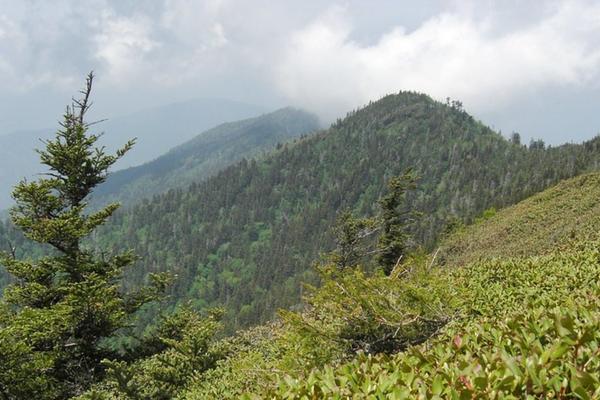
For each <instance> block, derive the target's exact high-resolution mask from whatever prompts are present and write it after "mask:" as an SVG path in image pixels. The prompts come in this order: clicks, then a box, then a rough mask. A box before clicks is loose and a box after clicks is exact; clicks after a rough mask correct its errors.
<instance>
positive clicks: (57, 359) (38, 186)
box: [0, 73, 168, 398]
mask: <svg viewBox="0 0 600 400" xmlns="http://www.w3.org/2000/svg"><path fill="white" fill-rule="evenodd" d="M93 78H94V77H93V74H92V73H90V74H89V75H88V77H87V81H86V86H85V88H84V90H83V91H82V92H81V93H82V95H83V97H82V98H81V99H80V100H73V103H72V105H71V106H70V107H67V109H66V112H65V114H64V116H63V121H62V122H61V127H60V129H59V130H58V131H57V133H56V136H55V138H54V139H52V140H48V141H46V142H45V148H44V149H43V150H39V151H38V153H39V155H40V159H41V163H42V164H43V165H45V166H46V167H47V170H48V172H47V173H46V174H45V175H44V176H43V177H42V178H40V179H38V180H37V181H33V182H28V181H22V182H21V183H19V184H18V185H17V186H16V188H15V190H14V192H13V197H14V200H15V202H16V205H15V206H14V207H13V208H12V210H11V218H12V221H13V223H14V225H15V226H16V227H18V228H19V229H21V230H22V232H23V234H24V235H25V236H26V237H27V238H29V239H31V240H33V241H36V242H39V243H42V244H45V245H49V247H50V249H51V250H49V254H50V255H48V256H45V257H42V258H40V259H39V260H35V261H31V260H18V259H16V258H15V257H14V254H4V255H3V256H2V258H1V259H0V263H1V264H3V265H4V266H5V267H6V269H7V270H8V272H10V273H11V274H12V275H13V276H14V284H12V285H10V286H9V287H7V288H6V290H5V292H4V298H3V303H4V304H3V307H4V311H3V313H0V359H1V360H2V362H0V364H5V365H16V366H18V368H19V370H18V371H17V370H14V369H13V371H12V372H11V370H10V368H5V369H2V367H0V391H1V392H2V395H3V396H4V398H22V397H25V396H34V398H68V397H71V396H73V395H76V394H78V393H81V392H83V391H84V390H86V389H87V388H88V387H90V385H91V384H93V383H94V382H97V381H98V380H99V379H100V378H101V377H102V376H103V374H104V367H103V366H102V364H101V361H102V360H103V359H109V360H110V359H113V360H115V359H118V354H117V352H116V351H114V350H112V349H111V348H110V347H109V346H108V345H107V340H108V339H110V338H111V337H114V335H115V334H116V333H117V331H119V330H120V329H122V328H124V327H126V326H127V325H128V324H130V322H131V317H132V315H133V314H134V313H135V312H136V311H137V310H138V309H139V308H140V307H141V306H142V305H144V304H146V303H148V302H149V301H153V300H155V299H157V298H159V297H160V295H161V293H162V292H163V291H164V289H165V285H166V283H167V280H168V279H167V277H166V276H164V275H154V276H152V285H150V286H147V287H144V288H142V289H140V290H137V291H135V292H132V293H125V292H124V291H123V290H121V285H120V280H121V277H122V274H123V271H124V269H125V268H126V267H128V266H130V265H131V264H132V263H133V262H134V261H135V259H136V257H135V256H134V255H133V253H131V252H124V253H121V254H117V255H113V256H110V257H109V256H106V255H105V254H104V253H102V252H99V251H92V250H91V249H88V248H86V246H85V245H84V242H83V241H84V239H85V238H86V237H87V236H88V235H90V233H92V231H93V230H94V229H95V228H97V227H98V226H99V225H101V224H103V223H104V222H105V221H106V220H107V219H108V218H109V217H110V216H111V215H112V214H113V213H114V212H115V211H116V210H117V208H118V204H110V205H108V206H107V207H105V208H103V209H101V210H99V211H96V212H92V213H88V212H86V199H87V198H88V196H89V195H90V193H92V191H93V189H94V188H95V187H96V186H97V185H99V184H101V183H102V182H104V181H105V179H106V177H107V173H108V169H109V168H110V167H111V166H112V165H113V164H114V163H115V162H116V161H117V160H118V159H120V158H121V157H123V156H124V155H125V154H126V153H127V152H128V151H129V150H130V149H131V147H132V146H133V144H134V141H133V140H132V141H129V142H127V143H126V144H125V146H123V147H122V148H121V149H120V150H118V151H117V152H116V153H115V154H114V155H107V154H106V153H105V151H104V148H103V147H98V146H97V141H98V139H99V135H95V134H91V133H89V129H90V126H91V124H90V123H88V122H86V119H85V117H86V113H87V111H88V110H89V108H90V106H91V102H90V94H91V89H92V82H93ZM98 253H100V254H98ZM8 339H10V340H11V341H14V342H15V344H14V345H13V346H12V347H14V348H15V349H16V350H18V351H11V349H10V348H9V347H10V346H9V347H7V346H2V344H5V343H7V342H6V340H8ZM28 368H29V369H30V370H28ZM21 370H22V371H21ZM17 372H19V373H20V375H19V374H17ZM11 373H12V375H11Z"/></svg>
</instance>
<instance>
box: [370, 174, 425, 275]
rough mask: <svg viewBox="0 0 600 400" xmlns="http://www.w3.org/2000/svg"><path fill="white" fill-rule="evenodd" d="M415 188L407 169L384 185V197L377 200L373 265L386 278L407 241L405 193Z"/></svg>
mask: <svg viewBox="0 0 600 400" xmlns="http://www.w3.org/2000/svg"><path fill="white" fill-rule="evenodd" d="M415 188H416V177H415V175H414V174H413V172H412V171H411V170H410V169H409V170H407V171H406V172H405V173H404V174H402V175H399V176H394V177H392V178H391V179H390V181H389V182H388V193H387V194H386V195H385V196H383V197H382V198H381V199H379V206H380V208H381V233H380V236H379V240H378V244H377V246H378V250H379V255H378V257H377V261H378V262H379V264H380V265H381V267H382V268H383V271H384V272H385V273H386V275H389V274H390V273H391V272H392V270H393V269H394V267H395V266H396V264H398V263H399V262H400V260H401V258H402V257H403V256H404V255H406V253H407V250H408V240H409V238H410V236H409V234H408V232H407V227H408V225H409V224H410V223H411V222H412V221H411V217H412V216H413V215H414V212H413V211H411V210H410V209H407V208H406V193H407V192H408V191H409V190H412V189H415Z"/></svg>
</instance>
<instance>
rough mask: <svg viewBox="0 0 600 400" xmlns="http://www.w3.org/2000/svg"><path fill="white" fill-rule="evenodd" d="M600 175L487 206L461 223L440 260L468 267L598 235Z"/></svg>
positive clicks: (443, 247)
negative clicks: (498, 207)
mask: <svg viewBox="0 0 600 400" xmlns="http://www.w3.org/2000/svg"><path fill="white" fill-rule="evenodd" d="M598 199H600V175H598V174H596V173H590V174H584V175H581V176H578V177H577V178H575V179H570V180H566V181H563V182H560V183H559V184H558V185H556V186H555V187H552V188H550V189H548V190H546V191H544V192H542V193H539V194H536V195H534V196H532V197H530V198H528V199H526V200H524V201H522V202H520V203H518V204H516V205H514V206H511V207H507V208H505V209H503V210H500V211H498V212H495V211H494V210H487V211H486V212H485V213H483V215H482V217H481V218H478V219H477V222H476V223H475V224H473V225H470V226H466V227H465V226H463V227H460V226H457V227H455V228H456V229H455V230H454V232H452V234H451V235H449V236H448V238H446V239H445V240H443V241H442V243H441V244H440V252H439V255H438V257H437V261H440V262H441V263H445V264H448V265H452V266H456V265H463V264H467V263H470V262H473V261H477V260H479V259H486V258H487V259H489V258H494V257H511V256H517V255H520V256H527V255H529V256H533V255H542V254H545V253H547V252H550V251H552V250H555V249H557V248H560V247H561V246H562V245H563V244H564V242H565V241H567V240H572V239H581V240H585V239H590V238H594V237H595V235H596V233H597V232H598V226H599V225H600V203H599V202H598Z"/></svg>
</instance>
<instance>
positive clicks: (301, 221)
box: [0, 92, 600, 333]
mask: <svg viewBox="0 0 600 400" xmlns="http://www.w3.org/2000/svg"><path fill="white" fill-rule="evenodd" d="M599 143H600V141H599V140H598V139H594V140H591V141H589V142H586V143H584V144H581V145H564V146H559V147H548V146H546V147H545V148H544V149H537V148H536V149H529V148H527V147H526V146H516V145H515V144H513V143H511V142H509V141H507V140H505V139H504V138H503V137H502V136H501V135H499V134H497V133H495V132H493V131H492V130H490V129H489V128H487V127H485V126H484V125H482V124H481V123H479V122H477V121H475V120H474V119H473V118H471V117H470V116H469V115H468V114H466V112H465V111H463V110H462V108H460V107H457V106H456V105H453V104H452V103H449V104H448V105H444V104H441V103H438V102H435V101H433V100H431V99H430V98H429V97H427V96H425V95H422V94H417V93H410V92H402V93H399V94H396V95H390V96H386V97H384V98H383V99H381V100H379V101H377V102H373V103H371V104H369V105H368V106H366V107H364V108H363V109H361V110H358V111H355V112H352V113H349V115H348V116H347V117H346V118H345V119H343V120H341V121H340V122H339V123H336V124H334V125H333V126H332V127H331V128H330V129H328V130H326V131H323V132H320V133H317V134H315V135H312V136H309V137H305V138H301V139H299V140H297V141H296V142H294V143H290V144H287V145H282V146H281V147H280V148H279V149H278V150H276V151H273V152H271V153H269V154H268V155H265V156H263V157H260V158H258V159H256V160H250V161H247V160H242V161H240V162H239V163H238V164H236V165H234V166H230V167H228V168H225V169H224V170H221V171H219V172H218V174H217V175H216V176H214V177H212V178H209V179H207V180H205V181H203V182H201V183H195V184H192V185H190V186H188V187H186V188H180V189H177V190H171V191H169V192H167V193H164V194H161V195H159V196H155V197H154V198H152V199H146V200H142V201H141V202H140V203H138V205H137V206H136V207H133V208H131V209H129V210H125V211H123V212H118V213H116V214H115V215H114V216H113V218H111V220H110V221H109V223H108V225H107V226H105V227H103V228H102V229H101V232H98V234H96V235H94V241H93V246H96V247H97V248H101V249H107V250H110V251H115V252H118V251H121V250H123V249H127V248H133V249H134V250H135V252H136V254H139V255H140V256H141V260H140V261H139V263H140V266H141V268H139V269H138V268H136V269H132V270H129V271H128V272H127V273H126V279H125V287H126V288H127V289H134V288H136V287H139V286H140V285H143V284H144V283H145V282H146V281H147V276H148V274H149V273H156V272H164V271H165V270H166V269H167V268H169V270H171V271H173V272H174V273H175V274H176V275H177V280H176V282H175V283H174V285H173V286H171V288H170V293H169V294H170V295H171V297H170V298H171V299H172V300H171V301H172V303H171V305H170V306H171V307H173V306H174V305H175V304H177V303H178V302H181V301H185V300H188V299H193V300H194V302H195V303H196V304H197V306H198V307H199V308H201V309H206V308H210V307H214V306H218V305H221V304H223V305H225V307H226V310H227V313H226V315H225V319H224V324H225V327H226V328H225V329H226V332H228V333H233V332H234V331H235V329H237V328H240V327H246V326H249V325H253V324H257V323H261V322H264V321H267V320H269V319H271V318H272V317H273V315H274V314H275V312H276V310H277V309H278V308H290V307H295V306H297V305H298V304H299V302H300V298H301V291H302V289H301V282H303V281H307V282H309V283H312V284H314V283H316V282H317V280H318V277H317V276H316V274H315V273H314V272H313V271H312V270H311V269H310V265H311V262H312V261H313V260H315V259H317V258H318V257H319V254H321V253H323V252H329V251H331V250H333V249H334V248H335V247H336V243H335V242H334V236H333V235H332V234H331V229H330V228H331V226H333V225H334V222H335V220H336V218H337V216H338V213H339V210H345V209H349V210H351V212H352V213H353V214H354V215H360V216H367V217H372V216H374V215H376V213H377V210H378V207H377V204H376V202H377V199H379V198H380V197H381V196H382V194H383V193H385V191H386V185H387V183H388V182H389V180H390V178H391V177H392V176H396V175H399V174H402V173H403V172H404V171H405V170H406V168H408V167H411V166H412V167H414V173H415V174H418V175H419V176H420V177H421V178H420V180H419V188H418V189H417V190H414V191H410V192H408V193H407V194H406V207H407V209H411V210H413V211H416V212H419V213H421V215H422V217H421V218H419V219H418V220H417V221H415V222H414V223H413V224H410V226H409V231H408V233H409V234H410V235H411V237H412V240H411V243H410V244H411V245H413V244H414V245H415V246H416V247H418V246H424V247H425V248H427V249H432V248H433V246H434V244H435V243H436V242H437V240H438V238H439V237H440V235H441V233H442V232H443V228H444V227H446V226H448V225H449V224H451V223H452V222H457V224H455V225H460V224H462V223H470V222H472V221H473V220H474V219H475V218H476V217H478V216H480V215H481V214H482V212H483V211H484V210H486V209H489V208H491V207H494V208H497V209H500V208H502V207H504V206H506V205H510V204H514V203H516V202H517V201H519V200H521V199H523V198H525V197H528V196H530V195H531V194H533V193H536V192H538V191H541V190H543V189H544V188H546V187H548V186H550V185H552V184H554V183H556V182H558V181H560V180H561V179H565V178H568V177H572V176H574V175H577V174H579V173H581V172H582V171H587V170H590V169H594V168H596V166H597V165H599V164H598V160H599V158H600V155H599V154H600V153H599V152H598V149H599V147H598V145H599ZM175 159H177V157H175V158H174V160H175ZM161 185H162V184H161ZM165 185H166V184H165ZM165 185H162V186H165ZM1 230H2V229H1V228H0V247H3V248H6V247H7V245H6V243H7V241H6V240H3V239H2V238H1V237H2V236H4V237H5V238H7V239H9V240H10V242H12V243H13V244H14V245H15V246H16V247H18V245H19V244H20V241H19V240H17V238H15V237H12V236H11V233H10V232H9V233H8V234H6V235H3V234H2V232H1ZM259 232H265V233H267V232H268V233H269V234H268V235H267V234H265V235H261V237H258V236H257V234H258V233H259ZM225 243H229V245H228V247H227V248H223V249H222V250H221V251H219V249H220V248H221V246H222V245H224V244H225ZM481 248H482V249H483V248H485V247H481ZM28 251H30V249H28V248H21V247H18V248H17V252H18V253H23V252H28ZM38 251H39V250H38ZM28 254H29V253H28ZM441 255H442V254H440V256H441ZM441 259H443V258H442V257H438V260H441ZM234 260H235V261H234ZM154 316H155V314H154V313H153V312H152V311H150V310H149V311H147V312H146V313H145V314H144V315H142V316H141V323H142V324H148V323H151V322H152V321H153V320H154Z"/></svg>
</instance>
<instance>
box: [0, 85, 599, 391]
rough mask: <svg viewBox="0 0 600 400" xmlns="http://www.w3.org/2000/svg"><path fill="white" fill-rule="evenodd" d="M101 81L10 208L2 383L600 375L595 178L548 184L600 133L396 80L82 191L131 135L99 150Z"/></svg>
mask: <svg viewBox="0 0 600 400" xmlns="http://www.w3.org/2000/svg"><path fill="white" fill-rule="evenodd" d="M92 79H93V75H92V74H90V75H89V76H88V80H87V85H86V88H87V89H86V90H84V91H83V92H82V93H83V94H84V97H83V99H82V100H77V101H75V103H74V105H73V108H68V109H67V113H66V114H65V116H64V122H63V123H62V125H61V128H60V129H59V130H58V131H57V134H56V137H55V139H53V140H51V141H49V142H47V143H45V144H46V147H45V149H42V150H41V151H40V157H41V161H42V163H43V164H45V165H47V166H48V167H49V168H50V170H51V171H52V174H50V175H48V176H45V177H42V178H40V179H39V180H37V181H34V182H27V181H23V182H22V183H21V184H19V185H18V186H17V187H16V189H15V191H14V197H15V200H16V204H17V205H16V207H15V208H13V210H12V212H11V218H12V221H13V223H14V226H13V225H9V224H8V223H5V224H3V225H2V226H1V227H2V230H1V232H0V233H1V235H2V237H1V239H2V241H3V245H4V251H3V252H1V253H0V262H1V263H2V265H4V266H5V267H6V268H7V271H8V272H9V273H10V274H11V275H12V277H13V280H12V281H11V282H12V284H10V285H8V286H7V288H6V289H5V290H4V293H3V298H2V302H0V360H1V361H2V362H1V363H0V394H1V395H2V396H3V397H4V398H7V399H18V398H29V397H32V396H35V398H40V399H56V398H61V399H67V398H78V399H81V400H85V399H87V400H91V399H94V400H98V399H106V400H108V399H171V398H177V399H205V398H242V399H247V400H254V399H263V398H270V399H281V398H286V399H305V398H315V399H318V398H335V399H351V398H387V397H390V398H399V399H404V398H406V399H410V398H419V399H429V398H456V399H460V398H492V399H495V398H497V399H502V398H507V397H508V398H519V397H528V398H568V399H570V398H584V399H593V398H597V397H598V396H600V389H599V387H600V376H599V374H598V371H599V368H600V364H599V363H598V357H597V353H598V343H600V336H599V332H600V311H599V310H600V304H599V303H598V299H599V298H600V297H599V296H598V295H599V294H600V287H599V286H598V282H600V261H599V260H600V253H599V250H598V249H599V248H600V247H599V244H600V242H599V239H598V234H597V230H596V228H595V227H596V226H597V216H596V214H597V213H596V210H597V209H598V196H597V193H598V190H599V189H598V188H599V179H600V178H599V177H598V173H597V172H594V173H588V174H583V175H581V176H578V177H576V178H574V179H571V180H568V181H564V182H560V181H562V180H563V178H566V177H568V176H570V175H578V174H580V173H581V172H583V171H586V170H592V169H597V166H598V140H599V139H594V140H591V141H589V142H586V143H584V144H582V145H565V146H560V147H557V148H546V147H545V146H544V145H543V143H542V142H540V141H537V142H532V143H531V144H530V145H529V146H524V145H522V144H520V143H519V140H518V138H517V137H513V139H512V140H510V141H509V140H506V139H504V138H503V137H502V136H501V135H499V134H497V133H495V132H493V131H491V130H490V129H489V128H487V127H485V126H484V125H482V124H481V123H479V122H477V121H475V120H474V119H473V118H472V117H470V116H469V115H468V114H467V113H466V112H465V111H464V110H462V107H461V104H460V103H458V102H447V103H446V104H442V103H438V102H435V101H433V100H431V99H430V98H429V97H427V96H425V95H421V94H416V93H400V94H398V95H393V96H387V97H385V98H383V99H381V100H380V101H378V102H375V103H371V104H369V105H368V106H366V107H365V108H363V109H361V110H358V111H356V112H353V113H350V114H349V115H348V116H347V118H345V119H344V120H341V121H338V122H336V123H335V124H334V125H333V126H332V127H331V128H330V129H329V130H325V131H321V132H319V133H317V134H315V135H313V136H309V137H302V138H300V139H297V140H295V141H294V142H293V143H288V144H285V145H282V146H278V148H277V149H276V150H275V151H274V152H273V153H271V154H267V155H265V156H263V157H259V158H257V159H252V160H246V159H243V160H242V161H240V162H239V163H238V164H236V165H232V166H230V167H228V168H226V169H224V170H222V171H221V172H219V173H218V174H217V175H215V176H214V177H212V178H209V179H207V180H205V181H202V182H199V183H194V184H192V185H191V186H189V187H188V188H185V189H174V190H173V189H172V190H169V191H168V192H167V193H165V194H161V195H156V196H154V197H153V198H152V199H146V200H143V201H142V202H141V203H138V204H137V205H135V206H133V207H132V208H130V209H128V210H124V211H122V212H117V208H118V205H117V204H109V205H107V206H105V207H103V208H101V209H99V210H97V211H91V212H90V211H89V210H88V211H86V207H87V206H88V205H87V203H86V199H87V198H89V195H90V193H91V192H92V190H93V189H94V188H95V187H96V186H97V185H99V184H101V183H103V182H104V181H105V180H106V177H107V171H108V169H109V168H110V166H111V165H113V164H114V163H115V162H116V161H117V160H118V159H119V158H121V157H122V156H124V155H125V153H127V152H128V151H129V150H130V149H131V147H132V145H133V142H131V141H130V142H128V143H126V144H125V145H124V146H123V147H122V148H121V150H119V151H117V152H116V153H115V154H114V155H111V154H106V153H105V152H104V151H103V149H102V148H98V147H96V144H95V143H96V141H97V139H98V136H97V135H94V134H93V133H89V132H88V130H89V128H90V126H91V125H90V124H88V123H87V122H86V121H85V119H84V114H85V113H86V111H87V109H88V108H89V103H88V99H89V93H90V89H91V83H92ZM82 165H83V166H84V167H83V168H82V167H81V166H82ZM417 176H420V178H416V177H417ZM556 182H559V184H558V185H557V186H555V187H553V188H551V189H546V190H545V191H543V192H542V193H539V194H537V195H534V196H532V197H530V198H527V199H526V200H524V201H522V202H520V203H519V204H517V205H514V206H512V207H508V208H506V209H503V210H499V211H498V212H496V210H495V208H501V207H503V206H505V205H509V204H512V203H516V202H518V201H519V199H520V198H522V197H528V196H530V194H532V193H534V192H537V191H541V190H543V189H544V187H545V186H552V185H553V183H556ZM109 221H110V222H109ZM472 222H474V224H471V225H465V224H470V223H472ZM17 228H18V229H17ZM23 234H24V235H25V236H27V238H28V240H25V239H24V238H23V236H22V235H23ZM32 242H37V243H38V245H32V244H31V243H32ZM130 247H131V248H134V250H135V252H136V253H137V254H138V255H139V257H140V258H138V257H137V256H136V255H135V253H133V252H130V251H128V250H127V249H128V248H130ZM434 249H435V250H434ZM430 250H433V251H431V252H430ZM490 257H494V258H490ZM136 260H137V265H135V267H137V268H133V269H132V267H134V262H135V261H136ZM156 272H163V273H158V274H157V273H156ZM173 274H176V275H175V276H174V275H173ZM173 278H174V281H172V279H173ZM301 281H302V282H306V283H311V282H312V283H317V285H310V284H309V285H307V286H301V285H300V283H301ZM4 284H5V283H4ZM300 288H304V292H303V293H302V303H300V290H301V289H300ZM165 291H167V292H168V291H170V293H171V297H170V298H167V299H166V300H167V303H165V297H164V295H165V294H167V293H166V292H165ZM169 304H170V306H171V307H167V308H166V309H165V308H164V307H163V306H164V305H169ZM300 304H301V305H300ZM175 305H177V306H176V307H175ZM216 305H224V308H217V307H213V306H216ZM296 305H298V306H297V307H291V306H296ZM279 307H281V309H280V310H279V313H278V315H279V318H276V319H272V318H273V315H274V314H273V313H274V311H275V308H279ZM159 309H162V311H167V312H166V313H163V314H162V315H160V316H159V315H158V314H157V312H156V311H157V310H159ZM140 318H141V319H142V321H141V324H140V320H139V319H140ZM267 320H271V321H270V322H267V323H264V324H262V325H260V326H257V327H254V328H248V329H244V330H238V331H237V332H235V333H234V334H232V335H228V333H229V334H231V333H233V332H232V331H233V330H234V329H236V328H240V327H245V326H248V325H254V324H257V323H260V322H262V321H267ZM136 327H137V328H139V327H146V329H145V331H144V332H141V331H140V330H139V329H136ZM224 333H225V335H223V334H224Z"/></svg>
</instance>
